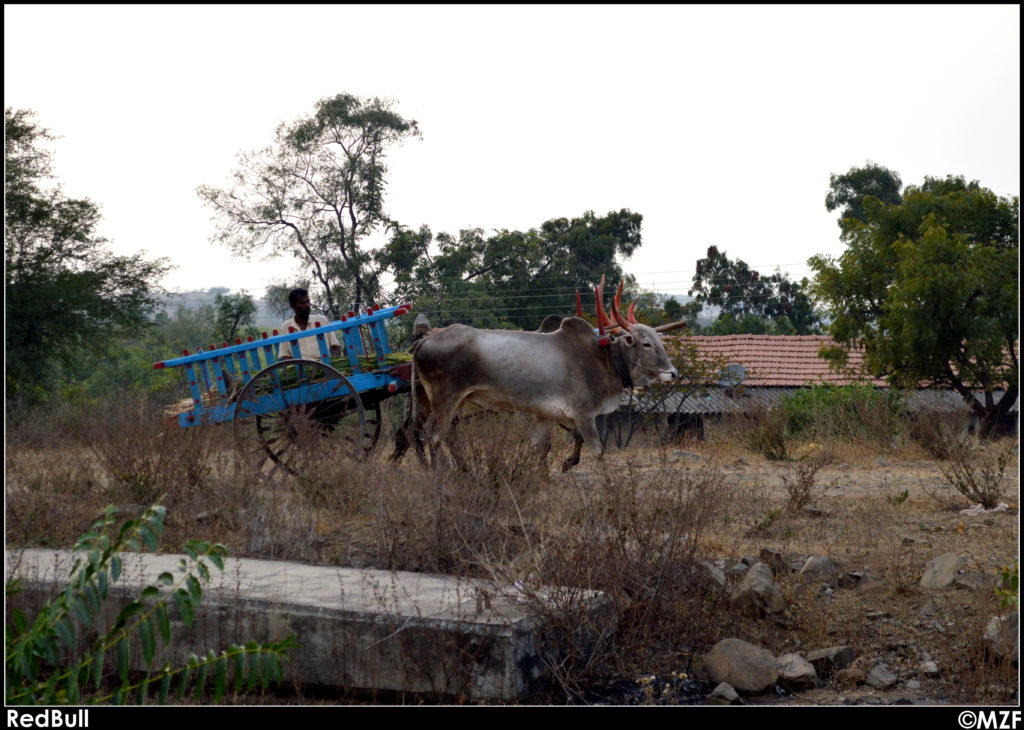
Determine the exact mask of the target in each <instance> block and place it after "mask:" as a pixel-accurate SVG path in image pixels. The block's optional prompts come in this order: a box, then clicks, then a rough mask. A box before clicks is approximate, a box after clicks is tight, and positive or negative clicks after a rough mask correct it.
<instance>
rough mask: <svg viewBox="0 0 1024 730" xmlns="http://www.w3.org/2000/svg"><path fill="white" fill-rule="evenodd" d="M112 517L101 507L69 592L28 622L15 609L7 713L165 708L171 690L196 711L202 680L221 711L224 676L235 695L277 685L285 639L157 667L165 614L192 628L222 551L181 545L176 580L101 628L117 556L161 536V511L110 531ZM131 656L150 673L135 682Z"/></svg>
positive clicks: (151, 589)
mask: <svg viewBox="0 0 1024 730" xmlns="http://www.w3.org/2000/svg"><path fill="white" fill-rule="evenodd" d="M116 512H117V509H116V508H114V507H108V508H107V509H106V510H105V511H104V513H103V516H102V517H101V518H100V519H99V520H98V521H97V522H96V523H95V524H94V525H93V527H92V530H90V531H89V532H87V533H86V534H84V535H82V536H81V537H80V538H79V539H78V541H77V543H76V544H75V547H74V552H75V553H77V557H76V559H75V561H74V563H73V566H72V569H71V575H70V577H69V579H68V582H67V585H66V586H65V587H64V589H63V590H62V591H61V592H60V594H59V595H58V596H57V597H56V598H54V599H52V600H50V601H48V602H47V603H46V604H45V605H44V606H43V607H42V609H41V610H40V611H39V612H38V613H37V614H36V616H35V618H34V619H32V620H29V619H28V618H27V617H26V616H25V615H24V613H23V612H22V611H20V610H17V609H15V610H13V611H11V612H10V617H11V618H10V623H9V624H8V625H7V627H6V647H5V652H4V666H5V669H6V674H7V677H6V680H7V681H6V685H5V690H6V691H5V700H6V702H7V704H36V705H38V704H45V705H52V704H79V703H82V702H88V703H90V704H95V703H106V702H112V703H113V704H124V703H126V702H130V701H135V702H138V703H140V704H141V703H142V702H144V701H145V699H146V696H147V694H148V693H149V692H150V691H151V690H153V689H154V688H155V689H156V691H157V698H158V699H157V701H158V702H159V703H160V704H164V703H165V702H166V701H167V699H168V697H169V696H170V692H171V685H172V684H173V683H175V682H176V686H177V696H178V697H179V698H184V697H185V695H186V694H189V693H191V695H192V697H193V700H194V701H196V702H198V701H199V700H200V699H201V697H202V693H203V691H204V690H205V689H206V686H207V684H208V681H209V680H213V684H214V696H213V700H214V702H219V701H220V699H221V698H222V697H223V695H224V692H225V690H226V688H227V682H228V676H229V675H233V679H234V686H235V691H240V690H241V688H242V687H243V686H245V687H246V688H247V689H253V688H255V687H256V686H257V685H260V686H263V687H266V686H267V685H268V683H269V681H270V680H271V679H274V680H280V679H281V676H282V665H281V661H282V659H285V658H286V654H285V652H286V650H287V649H289V648H291V647H293V646H295V643H294V641H293V639H292V637H290V636H289V637H288V638H286V639H284V640H283V641H280V642H277V643H271V644H259V643H256V642H249V643H247V644H245V646H235V645H233V646H231V647H229V648H228V649H226V650H224V651H222V652H220V654H216V653H214V651H213V650H212V649H211V650H210V652H209V653H208V654H207V655H205V656H204V657H202V658H199V657H197V656H195V655H192V656H190V657H189V658H188V660H187V662H186V664H185V666H181V667H174V666H172V665H171V663H170V662H165V663H163V664H162V665H160V666H159V667H156V658H157V653H158V649H160V648H161V647H166V648H169V647H170V646H171V644H172V639H171V618H170V612H169V610H168V604H169V603H170V602H171V601H172V600H173V602H174V604H175V606H176V607H177V610H178V613H179V614H180V616H181V619H182V621H183V622H184V623H185V625H186V626H188V627H191V626H192V622H193V618H194V616H195V610H196V607H197V606H198V605H199V603H200V601H201V600H202V594H203V590H202V583H203V582H204V581H206V580H209V577H210V571H209V567H208V566H207V563H206V561H207V560H208V561H209V562H210V563H213V565H214V566H216V567H217V568H218V569H220V570H223V569H224V556H225V555H226V553H227V551H226V549H225V548H224V546H223V545H211V544H209V543H206V542H200V541H191V542H189V543H187V544H186V545H185V548H184V550H185V553H186V554H187V555H188V558H189V559H188V560H185V559H182V560H181V563H180V565H179V567H178V572H179V573H180V574H181V575H180V576H177V577H176V576H174V575H173V574H172V573H170V572H165V573H162V574H161V575H160V576H159V578H158V579H157V585H148V586H146V587H145V588H143V590H142V593H141V595H140V596H139V598H138V599H137V600H134V601H132V602H130V603H129V604H128V605H127V606H125V607H124V608H123V609H122V610H121V611H120V613H118V614H117V617H116V618H115V619H114V621H113V624H112V625H111V626H109V627H105V626H104V625H103V624H104V611H103V609H104V604H105V603H106V601H107V600H108V598H109V591H110V585H111V583H113V582H116V581H117V580H118V578H119V577H120V574H121V567H122V563H121V558H120V557H119V553H121V552H124V551H127V550H131V551H137V550H139V549H140V547H141V546H142V545H143V544H144V545H145V546H146V547H147V548H148V549H150V550H155V549H156V547H157V537H158V536H159V535H160V534H161V533H162V532H163V520H164V508H163V507H162V506H160V505H153V506H152V507H149V508H148V509H146V510H145V511H144V512H143V513H142V515H141V516H140V517H139V518H138V519H136V520H128V521H126V522H124V523H123V524H122V525H121V526H120V527H119V528H118V529H116V530H114V529H113V527H114V522H115V518H114V516H115V514H116ZM161 586H164V588H163V589H161ZM18 592H20V586H19V584H18V581H17V580H11V581H8V582H7V583H6V585H5V595H6V596H7V597H10V596H12V595H15V594H16V593H18ZM133 647H138V648H139V649H140V650H141V655H142V657H143V660H144V662H145V663H146V665H147V667H148V671H147V672H146V674H145V676H144V677H142V678H141V679H139V678H137V677H136V676H135V675H133V674H132V672H131V664H130V657H131V653H132V650H133ZM108 658H112V659H113V661H114V664H115V665H116V677H114V678H113V689H112V690H111V689H110V687H108V686H106V685H105V683H104V680H105V677H106V675H105V672H104V669H105V667H106V665H107V663H108ZM108 690H109V691H108Z"/></svg>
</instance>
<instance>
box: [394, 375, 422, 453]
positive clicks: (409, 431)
mask: <svg viewBox="0 0 1024 730" xmlns="http://www.w3.org/2000/svg"><path fill="white" fill-rule="evenodd" d="M413 398H415V399H416V408H415V412H416V419H415V422H413V410H414V409H413V407H412V404H413ZM429 414H430V401H429V400H428V399H427V395H426V393H425V392H424V391H423V388H422V387H419V386H417V387H416V393H415V394H412V393H410V394H409V399H408V400H407V401H406V407H405V419H404V420H403V421H402V425H401V426H400V427H399V428H398V431H397V432H396V433H395V450H394V451H393V452H392V453H391V457H390V458H391V461H396V462H401V461H402V459H403V458H404V457H405V452H406V451H408V450H409V442H410V440H411V441H412V442H413V443H414V444H415V446H416V456H417V458H418V459H419V461H420V463H421V464H423V466H427V457H426V453H425V451H424V446H423V429H424V426H425V424H426V422H427V416H428V415H429Z"/></svg>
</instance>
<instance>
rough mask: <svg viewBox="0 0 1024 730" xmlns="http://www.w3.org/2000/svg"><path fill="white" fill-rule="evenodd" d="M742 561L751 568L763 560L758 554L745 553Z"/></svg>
mask: <svg viewBox="0 0 1024 730" xmlns="http://www.w3.org/2000/svg"><path fill="white" fill-rule="evenodd" d="M740 562H741V563H743V564H744V565H746V566H747V567H748V568H750V567H753V566H754V565H757V564H758V563H760V562H761V560H760V558H758V557H757V556H756V555H744V556H743V557H742V558H740Z"/></svg>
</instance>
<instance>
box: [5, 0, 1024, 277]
mask: <svg viewBox="0 0 1024 730" xmlns="http://www.w3.org/2000/svg"><path fill="white" fill-rule="evenodd" d="M339 93H350V94H355V95H357V96H361V97H365V98H369V97H380V98H386V99H391V100H392V101H393V102H394V104H395V109H396V111H397V112H398V113H399V114H401V115H402V116H404V117H406V118H411V119H415V120H416V121H417V122H418V124H419V128H420V131H421V132H422V139H414V140H410V141H407V142H405V143H404V144H403V145H402V146H400V147H397V148H393V149H392V150H391V151H390V153H389V155H388V165H389V174H388V179H387V181H388V187H387V192H386V197H385V210H386V211H387V212H388V213H389V215H390V217H391V218H392V219H394V220H397V221H399V222H401V223H403V224H404V225H407V226H410V227H412V228H418V227H419V226H420V225H424V224H425V225H427V226H429V227H430V228H431V229H432V230H433V231H434V233H435V234H436V233H438V232H440V231H447V232H450V233H453V234H454V233H457V232H458V231H459V230H460V229H464V228H471V227H479V228H483V229H484V230H485V231H492V230H497V229H512V230H527V229H529V228H535V227H539V226H540V225H541V224H542V223H543V222H544V221H546V220H549V219H551V218H559V217H567V218H571V217H576V216H580V215H582V214H583V213H584V212H585V211H588V210H592V211H594V212H595V213H597V214H598V215H603V214H605V213H608V212H609V211H613V210H616V211H617V210H620V209H622V208H628V209H630V210H631V211H633V212H636V213H640V214H642V215H643V228H642V234H643V245H642V246H641V248H640V249H639V250H638V251H637V252H636V253H635V254H634V255H633V256H632V258H630V259H628V260H625V261H623V262H622V263H623V266H624V268H625V270H626V271H627V272H629V273H632V274H634V275H635V276H636V277H637V279H638V282H639V283H640V284H641V285H642V286H644V287H645V288H648V289H651V290H654V291H658V292H663V293H668V294H685V293H686V291H687V290H688V289H689V286H690V283H691V279H692V277H693V273H694V264H695V262H696V260H697V259H699V258H702V257H703V256H704V254H705V251H706V250H707V247H708V246H709V245H712V244H713V245H716V246H717V247H718V248H719V250H724V251H725V252H726V254H727V255H728V256H729V258H731V259H737V258H739V259H742V260H743V261H745V262H746V263H747V264H749V265H750V266H751V267H752V268H754V269H756V270H758V271H761V272H762V273H766V274H770V273H773V272H774V271H776V270H777V269H778V270H781V271H783V272H785V273H787V274H789V275H790V276H791V277H792V278H794V279H800V278H802V277H804V276H808V275H810V273H811V272H810V269H809V268H808V266H807V259H808V258H810V257H811V256H813V255H816V254H824V255H828V256H838V255H839V254H841V253H842V251H843V248H844V247H843V245H842V243H841V242H840V241H839V228H838V226H837V224H836V220H837V213H828V212H827V211H826V210H825V204H824V201H825V196H826V194H827V193H828V186H829V176H830V175H831V174H837V173H844V172H846V171H848V170H849V169H850V168H852V167H855V166H861V165H863V164H865V163H866V162H868V161H871V162H875V163H877V164H880V165H884V166H885V167H888V168H889V169H891V170H894V171H896V172H898V173H899V175H900V176H901V178H902V180H903V182H904V184H905V185H906V184H920V183H921V182H922V181H923V180H924V177H925V176H926V175H927V176H933V177H942V176H945V175H947V174H956V175H963V176H964V177H966V178H968V179H969V180H978V181H979V182H980V183H981V184H982V185H984V186H985V187H988V188H990V189H991V190H993V191H994V192H995V193H996V194H998V195H1001V196H1011V195H1019V194H1020V7H1019V5H971V6H966V5H961V6H957V5H952V6H951V5H934V6H929V5H908V6H892V5H853V6H831V5H830V6H803V5H799V6H785V5H782V6H730V5H724V6H723V5H715V6H664V5H640V6H637V5H629V6H624V5H562V6H539V5H529V6H516V5H483V6H463V5H454V6H449V5H435V6H422V5H416V6H401V5H367V6H358V5H357V6H351V5H288V6H283V5H230V6H227V5H224V6H217V5H214V6H208V5H145V6H131V5H128V6H124V5H116V6H115V5H92V6H89V5H75V6H54V5H41V6H30V5H5V6H4V105H5V107H9V108H14V109H31V110H34V111H35V112H36V113H37V117H36V120H37V122H38V123H39V124H40V125H42V126H43V127H46V128H48V129H49V130H50V131H51V132H52V133H53V134H55V135H59V137H60V138H59V139H58V140H56V141H55V142H53V143H52V144H50V145H49V148H50V149H51V150H52V151H53V153H54V171H55V173H56V178H57V179H58V180H59V182H60V184H61V185H62V186H63V189H64V192H65V194H67V195H68V196H71V197H88V198H90V199H91V200H93V201H94V202H96V203H98V204H99V205H100V206H101V212H102V216H103V218H102V222H101V224H100V226H99V233H100V234H101V235H103V236H104V237H106V238H108V239H110V244H109V247H110V248H111V249H112V250H113V251H114V252H116V253H118V254H121V255H126V254H135V253H139V252H145V255H146V256H147V257H151V258H155V257H167V258H168V259H169V260H170V263H171V264H172V265H173V266H174V267H175V268H174V269H173V270H172V271H170V272H169V273H168V274H167V276H166V277H165V278H164V279H163V281H162V282H161V283H162V285H163V286H164V287H166V288H167V289H168V290H171V291H185V290H193V289H208V288H211V287H228V288H229V289H232V290H235V291H237V290H242V289H244V290H246V291H248V292H249V293H251V294H257V295H262V293H263V289H264V287H265V286H266V285H267V284H269V283H271V282H280V281H287V280H289V278H290V277H293V276H295V275H296V271H295V269H294V261H292V260H289V259H277V260H274V261H261V260H259V259H254V260H251V261H247V260H245V259H243V258H238V257H235V256H233V255H232V254H231V253H230V252H229V251H228V250H227V249H226V248H225V247H224V246H223V245H221V244H217V243H213V242H211V240H210V239H211V236H212V235H213V233H214V230H215V226H214V223H213V222H212V221H211V216H212V211H211V210H210V209H209V208H207V207H204V206H203V204H202V203H201V202H200V200H199V198H198V196H197V195H196V192H195V191H196V188H197V187H198V186H199V185H203V184H206V185H213V186H215V187H225V186H227V185H228V182H229V176H230V173H231V171H232V170H233V169H234V168H235V165H236V161H237V155H238V154H239V153H240V152H244V151H252V150H257V149H260V148H263V147H265V146H267V145H269V144H270V143H271V142H272V140H273V135H274V130H275V129H276V127H277V126H278V125H279V124H280V123H281V122H291V121H294V120H295V119H297V118H299V117H302V116H306V115H309V114H311V113H312V111H313V109H314V105H315V103H316V101H317V100H319V99H322V98H326V97H332V96H334V95H336V94H339ZM380 243H383V238H380V237H378V238H375V239H370V240H368V241H367V245H368V246H370V247H372V246H374V245H379V244H380Z"/></svg>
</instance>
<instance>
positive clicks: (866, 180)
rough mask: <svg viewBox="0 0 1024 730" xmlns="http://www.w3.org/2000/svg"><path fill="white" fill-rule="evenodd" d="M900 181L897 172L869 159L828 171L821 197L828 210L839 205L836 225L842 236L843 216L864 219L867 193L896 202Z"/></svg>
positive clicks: (881, 199)
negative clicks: (838, 172) (843, 170)
mask: <svg viewBox="0 0 1024 730" xmlns="http://www.w3.org/2000/svg"><path fill="white" fill-rule="evenodd" d="M902 185H903V182H902V181H901V180H900V176H899V173H897V172H893V171H892V170H890V169H889V168H887V167H882V166H881V165H876V164H875V163H873V162H868V163H867V164H866V165H865V166H864V167H851V168H850V170H849V171H848V172H846V173H845V174H843V175H836V174H833V175H831V176H830V177H829V193H828V195H827V196H826V197H825V209H826V210H827V211H828V212H830V213H831V212H832V211H834V210H837V209H840V208H841V209H842V210H841V211H840V215H839V227H840V228H841V229H843V234H842V238H843V240H845V239H846V228H845V227H844V225H845V224H844V221H845V220H846V219H847V218H852V219H853V220H856V221H863V220H864V219H865V218H864V199H865V198H866V197H867V196H869V195H871V196H874V197H875V198H877V199H878V200H880V201H882V202H883V203H889V204H890V205H898V204H899V202H900V187H902Z"/></svg>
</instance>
